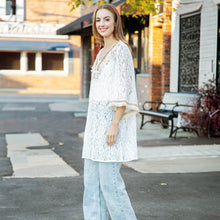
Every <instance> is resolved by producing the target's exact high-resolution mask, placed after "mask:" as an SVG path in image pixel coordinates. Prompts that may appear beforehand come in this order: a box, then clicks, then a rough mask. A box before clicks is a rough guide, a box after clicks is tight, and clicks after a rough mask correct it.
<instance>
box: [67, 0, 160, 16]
mask: <svg viewBox="0 0 220 220" xmlns="http://www.w3.org/2000/svg"><path fill="white" fill-rule="evenodd" d="M86 3H87V2H86V1H83V0H69V5H70V6H71V10H75V9H76V8H78V7H79V6H80V5H86ZM105 3H106V1H105V0H100V1H98V2H97V3H96V5H101V4H105ZM126 3H127V7H125V9H122V14H123V15H126V16H129V15H132V16H138V15H146V14H155V13H156V11H157V6H158V4H159V3H163V1H162V0H144V1H143V0H126ZM88 4H89V5H92V0H88Z"/></svg>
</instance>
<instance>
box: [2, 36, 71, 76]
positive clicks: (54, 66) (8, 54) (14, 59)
mask: <svg viewBox="0 0 220 220" xmlns="http://www.w3.org/2000/svg"><path fill="white" fill-rule="evenodd" d="M72 57H73V55H72V51H70V45H69V43H67V42H52V41H47V42H45V41H18V40H0V74H14V75H16V74H18V75H25V74H37V75H40V74H44V75H59V76H67V75H68V73H70V72H71V70H72V65H71V64H72V61H71V59H72Z"/></svg>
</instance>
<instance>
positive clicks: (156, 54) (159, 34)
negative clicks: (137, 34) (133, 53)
mask: <svg viewBox="0 0 220 220" xmlns="http://www.w3.org/2000/svg"><path fill="white" fill-rule="evenodd" d="M159 18H160V17H158V16H155V17H151V18H150V25H149V87H148V89H149V95H148V100H151V101H160V100H161V68H162V59H163V56H162V50H163V29H162V24H161V23H159V22H158V20H159Z"/></svg>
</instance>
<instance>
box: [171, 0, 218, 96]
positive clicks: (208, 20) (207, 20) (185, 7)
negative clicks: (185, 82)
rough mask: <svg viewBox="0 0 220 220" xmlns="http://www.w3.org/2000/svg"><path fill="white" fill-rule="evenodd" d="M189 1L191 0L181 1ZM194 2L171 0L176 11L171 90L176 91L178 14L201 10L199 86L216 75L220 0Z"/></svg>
mask: <svg viewBox="0 0 220 220" xmlns="http://www.w3.org/2000/svg"><path fill="white" fill-rule="evenodd" d="M189 2H193V1H188V0H182V1H181V3H189ZM194 2H196V3H194V4H179V0H174V1H173V8H175V9H176V12H174V13H173V15H172V37H171V70H170V91H171V92H177V91H178V71H179V31H180V30H179V20H180V15H184V14H191V13H193V12H195V11H199V10H200V11H201V31H200V64H199V86H201V85H202V84H203V82H206V81H207V80H208V79H210V78H212V77H213V74H214V76H216V60H217V57H216V55H217V26H218V6H217V5H216V3H217V2H220V0H205V1H200V2H199V1H194ZM215 2H216V3H215ZM212 65H213V66H212ZM212 71H213V72H212Z"/></svg>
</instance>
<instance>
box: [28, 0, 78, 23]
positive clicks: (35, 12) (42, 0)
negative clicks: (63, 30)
mask: <svg viewBox="0 0 220 220" xmlns="http://www.w3.org/2000/svg"><path fill="white" fill-rule="evenodd" d="M70 9H71V7H70V5H68V1H67V0H59V1H58V0H53V1H51V0H26V22H33V23H50V24H51V23H52V24H67V23H70V22H72V21H73V20H75V19H77V18H78V17H80V9H79V8H78V9H76V10H74V11H72V12H71V11H70Z"/></svg>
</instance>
